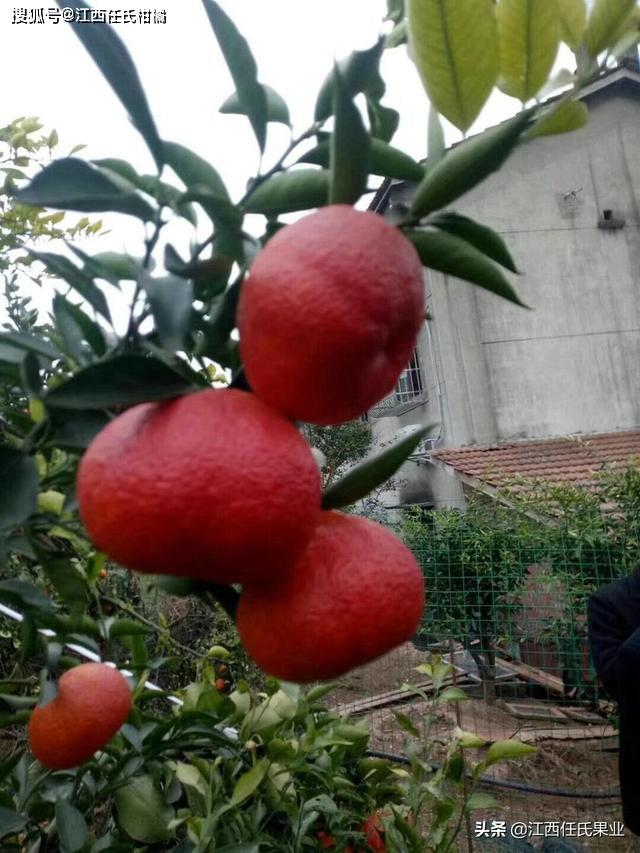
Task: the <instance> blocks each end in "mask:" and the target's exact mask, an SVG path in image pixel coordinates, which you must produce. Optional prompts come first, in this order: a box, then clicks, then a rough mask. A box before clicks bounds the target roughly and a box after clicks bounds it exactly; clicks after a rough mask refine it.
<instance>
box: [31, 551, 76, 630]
mask: <svg viewBox="0 0 640 853" xmlns="http://www.w3.org/2000/svg"><path fill="white" fill-rule="evenodd" d="M39 556H40V558H41V562H42V569H43V571H44V573H45V575H46V576H47V577H48V578H49V580H50V581H51V584H52V586H53V588H54V589H55V591H56V592H57V593H58V595H59V596H60V598H61V599H62V600H63V601H64V603H65V604H66V605H67V607H68V608H69V610H70V611H71V613H72V614H75V615H79V614H80V613H83V612H84V610H85V609H86V605H87V600H88V599H87V595H88V589H87V582H86V580H85V578H84V576H83V575H82V573H81V571H80V569H79V568H78V567H77V566H76V565H75V563H73V562H72V561H71V560H67V559H64V558H55V559H53V560H52V559H48V558H47V555H46V553H45V552H42V551H40V552H39Z"/></svg>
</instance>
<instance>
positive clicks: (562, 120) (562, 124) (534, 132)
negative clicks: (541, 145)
mask: <svg viewBox="0 0 640 853" xmlns="http://www.w3.org/2000/svg"><path fill="white" fill-rule="evenodd" d="M588 121H589V110H588V109H587V105H586V104H584V103H583V102H582V101H562V102H561V103H559V104H556V105H554V106H553V107H552V108H551V109H550V110H549V111H548V112H547V113H546V114H544V115H542V116H541V117H540V119H539V120H538V121H537V122H536V123H535V124H534V125H533V127H532V128H531V130H530V131H529V132H528V133H527V135H526V139H534V138H535V137H536V136H553V135H555V134H557V133H569V132H570V131H572V130H578V129H579V128H581V127H584V126H585V124H586V123H587V122H588Z"/></svg>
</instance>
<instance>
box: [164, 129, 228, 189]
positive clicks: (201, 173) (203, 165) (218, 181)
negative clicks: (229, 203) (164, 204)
mask: <svg viewBox="0 0 640 853" xmlns="http://www.w3.org/2000/svg"><path fill="white" fill-rule="evenodd" d="M164 156H165V160H166V162H167V165H168V166H171V168H172V169H173V171H174V172H175V173H176V175H177V176H178V177H179V178H180V180H181V181H182V183H183V184H184V185H185V187H187V189H189V188H190V187H194V186H203V187H207V189H209V190H211V191H212V192H214V193H216V194H217V195H219V196H223V197H224V198H227V199H228V198H229V194H228V192H227V188H226V187H225V185H224V183H223V181H222V178H221V177H220V175H219V174H218V172H217V171H216V170H215V169H214V168H213V166H212V165H211V164H210V163H208V162H207V161H206V160H205V159H204V158H203V157H200V155H199V154H196V153H194V152H193V151H191V150H190V149H189V148H186V147H185V146H184V145H180V143H178V142H165V143H164Z"/></svg>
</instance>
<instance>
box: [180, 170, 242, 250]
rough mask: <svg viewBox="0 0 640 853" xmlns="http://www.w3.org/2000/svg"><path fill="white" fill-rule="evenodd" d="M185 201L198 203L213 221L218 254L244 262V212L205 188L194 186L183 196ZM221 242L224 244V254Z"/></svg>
mask: <svg viewBox="0 0 640 853" xmlns="http://www.w3.org/2000/svg"><path fill="white" fill-rule="evenodd" d="M182 198H183V199H184V200H185V201H196V202H198V204H200V205H202V208H203V210H204V211H205V213H206V214H207V216H208V217H209V218H210V219H211V221H212V222H213V224H214V226H215V230H216V241H215V247H216V250H217V253H218V254H220V253H225V254H228V255H229V256H230V257H232V258H234V259H236V260H239V261H242V260H243V258H244V250H243V244H242V219H243V214H242V211H241V210H240V209H239V208H238V207H236V206H235V205H234V204H232V203H231V201H229V199H228V198H227V197H226V196H222V195H220V194H219V193H216V192H215V191H213V190H210V189H209V188H208V187H205V186H202V185H200V186H198V185H195V186H192V187H190V188H189V189H188V191H187V192H186V193H185V194H184V195H183V196H182ZM221 241H223V243H224V247H223V248H224V252H222V248H221Z"/></svg>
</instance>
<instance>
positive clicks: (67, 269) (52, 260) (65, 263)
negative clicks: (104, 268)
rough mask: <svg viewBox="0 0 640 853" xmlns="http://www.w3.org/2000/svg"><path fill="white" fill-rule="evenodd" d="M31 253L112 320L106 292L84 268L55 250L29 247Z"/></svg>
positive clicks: (48, 269)
mask: <svg viewBox="0 0 640 853" xmlns="http://www.w3.org/2000/svg"><path fill="white" fill-rule="evenodd" d="M29 254H30V255H33V257H34V258H36V259H37V260H39V261H40V263H42V264H44V265H45V267H46V268H47V271H48V272H50V273H51V274H52V275H55V276H57V277H58V278H61V279H62V280H63V281H66V283H67V284H68V285H70V286H71V287H72V288H73V289H74V290H76V291H77V292H78V293H79V294H80V296H83V297H84V298H85V299H86V300H87V302H88V303H89V305H91V307H92V308H95V310H96V311H97V312H98V313H99V314H102V316H103V317H104V318H105V319H106V320H109V321H111V314H110V313H109V306H108V305H107V300H106V298H105V295H104V293H103V292H102V291H101V290H100V288H99V287H97V286H96V284H95V283H94V281H93V279H92V277H91V276H90V275H88V274H87V273H86V272H84V270H81V269H80V268H79V267H77V266H75V264H72V263H71V261H70V260H69V259H68V258H66V257H65V256H64V255H57V254H55V253H54V252H36V251H35V250H34V249H29Z"/></svg>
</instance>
